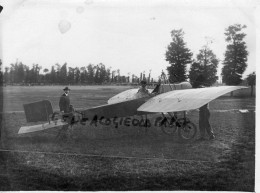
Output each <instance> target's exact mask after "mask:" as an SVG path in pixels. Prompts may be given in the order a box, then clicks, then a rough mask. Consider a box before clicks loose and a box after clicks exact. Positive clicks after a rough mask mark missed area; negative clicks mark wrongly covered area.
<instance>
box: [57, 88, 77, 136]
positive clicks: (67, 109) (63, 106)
mask: <svg viewBox="0 0 260 193" xmlns="http://www.w3.org/2000/svg"><path fill="white" fill-rule="evenodd" d="M63 91H64V93H63V94H62V95H61V97H60V101H59V107H60V112H61V113H62V118H63V120H64V121H66V122H67V123H68V125H64V126H63V127H62V129H61V131H60V132H59V134H58V136H57V137H60V136H61V135H62V134H63V135H64V136H65V137H67V134H66V133H67V132H68V135H69V137H70V138H71V132H72V131H70V129H69V128H71V123H72V122H73V119H74V113H73V111H74V109H73V106H72V105H71V104H70V98H69V92H70V89H69V88H68V87H65V88H64V89H63Z"/></svg>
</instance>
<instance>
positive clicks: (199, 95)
mask: <svg viewBox="0 0 260 193" xmlns="http://www.w3.org/2000/svg"><path fill="white" fill-rule="evenodd" d="M243 88H247V87H244V86H219V87H207V88H196V89H193V88H192V86H191V84H190V83H188V82H182V83H179V84H158V85H157V86H156V87H155V88H154V89H153V90H151V93H154V94H152V95H149V96H140V95H139V94H138V93H137V91H138V89H130V90H126V91H124V92H122V93H119V94H117V95H116V96H114V97H112V98H110V99H109V100H108V104H105V105H101V106H97V107H92V108H88V109H83V110H78V111H75V112H74V115H75V114H76V116H74V118H73V119H66V118H65V117H66V114H62V115H61V114H60V113H57V112H54V111H53V109H52V105H51V103H50V101H48V100H43V101H38V102H34V103H30V104H24V110H25V116H26V120H27V122H39V121H45V122H46V123H44V124H38V125H33V126H23V127H21V128H20V130H19V132H18V134H25V133H31V132H37V131H42V130H46V129H50V128H54V127H60V126H63V125H67V124H68V125H69V126H71V127H72V126H73V125H74V124H76V123H82V124H84V123H86V122H87V121H93V120H99V119H104V118H105V119H115V118H120V117H130V116H135V115H147V114H153V113H157V114H161V115H162V119H161V123H160V126H161V128H162V130H163V132H164V133H166V134H169V135H172V134H173V133H175V132H176V131H177V130H178V134H179V136H180V137H181V139H183V140H190V139H192V138H194V136H195V135H196V132H197V127H196V125H195V124H194V123H192V122H191V121H190V120H189V119H188V117H186V113H185V112H186V111H189V110H194V109H198V108H200V107H201V106H203V105H205V104H207V103H209V102H210V101H212V100H214V99H216V98H218V97H219V96H221V95H224V94H226V93H229V92H232V91H235V90H238V89H243ZM177 112H184V113H183V116H182V117H179V115H178V117H177V116H176V113H177ZM68 120H69V121H68Z"/></svg>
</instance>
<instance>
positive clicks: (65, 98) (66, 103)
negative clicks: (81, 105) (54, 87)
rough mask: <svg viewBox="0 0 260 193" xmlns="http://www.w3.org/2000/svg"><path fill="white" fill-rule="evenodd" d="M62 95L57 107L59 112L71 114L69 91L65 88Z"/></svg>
mask: <svg viewBox="0 0 260 193" xmlns="http://www.w3.org/2000/svg"><path fill="white" fill-rule="evenodd" d="M63 90H64V93H63V94H62V95H61V97H60V102H59V107H60V111H61V112H62V113H70V112H71V109H70V108H71V105H70V98H69V92H70V89H69V88H68V87H65V88H64V89H63Z"/></svg>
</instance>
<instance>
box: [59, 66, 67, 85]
mask: <svg viewBox="0 0 260 193" xmlns="http://www.w3.org/2000/svg"><path fill="white" fill-rule="evenodd" d="M59 75H60V77H59V79H60V83H62V84H67V63H64V64H63V65H62V67H61V68H60V74H59Z"/></svg>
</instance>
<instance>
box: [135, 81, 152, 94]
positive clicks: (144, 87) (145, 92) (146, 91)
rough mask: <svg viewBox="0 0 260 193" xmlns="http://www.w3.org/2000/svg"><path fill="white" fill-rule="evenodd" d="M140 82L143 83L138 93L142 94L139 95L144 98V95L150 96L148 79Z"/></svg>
mask: <svg viewBox="0 0 260 193" xmlns="http://www.w3.org/2000/svg"><path fill="white" fill-rule="evenodd" d="M140 84H141V87H140V88H139V90H138V91H137V94H138V95H140V96H139V97H140V98H142V97H146V96H150V93H149V91H148V89H147V88H146V81H145V80H142V81H141V83H140Z"/></svg>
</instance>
